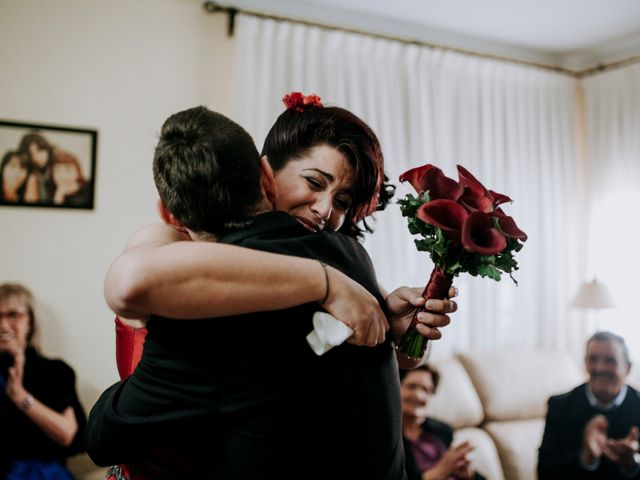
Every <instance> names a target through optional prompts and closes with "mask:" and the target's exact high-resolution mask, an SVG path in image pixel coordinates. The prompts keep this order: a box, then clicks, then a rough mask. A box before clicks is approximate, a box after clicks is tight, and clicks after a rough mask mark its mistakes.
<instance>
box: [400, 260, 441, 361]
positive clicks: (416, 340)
mask: <svg viewBox="0 0 640 480" xmlns="http://www.w3.org/2000/svg"><path fill="white" fill-rule="evenodd" d="M452 283H453V275H449V274H448V273H445V272H444V271H443V270H442V269H441V268H438V267H436V268H434V269H433V270H432V271H431V277H430V278H429V281H428V282H427V286H426V287H424V291H423V292H422V296H423V297H424V298H435V299H438V300H443V299H445V298H449V288H451V284H452ZM425 310H426V308H425V307H420V308H416V311H415V312H414V313H413V319H412V320H411V324H410V325H409V328H408V329H407V331H406V333H405V334H404V336H403V337H402V340H401V341H400V343H399V344H398V349H399V350H400V351H401V352H404V353H405V354H406V355H407V357H409V358H412V359H419V358H422V356H423V355H424V351H425V350H426V348H427V339H426V338H424V337H423V336H422V335H420V333H418V331H417V330H416V326H417V325H418V314H419V313H420V312H424V311H425Z"/></svg>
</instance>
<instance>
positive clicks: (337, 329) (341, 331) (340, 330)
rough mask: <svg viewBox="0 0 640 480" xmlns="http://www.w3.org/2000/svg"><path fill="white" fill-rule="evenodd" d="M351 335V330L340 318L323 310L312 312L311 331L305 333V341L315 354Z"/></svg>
mask: <svg viewBox="0 0 640 480" xmlns="http://www.w3.org/2000/svg"><path fill="white" fill-rule="evenodd" d="M351 335H353V330H351V329H350V328H349V327H347V326H346V325H345V324H344V323H342V322H341V321H340V320H337V319H336V318H335V317H333V316H331V315H329V314H328V313H325V312H316V313H314V314H313V331H312V332H311V333H310V334H309V335H307V342H308V343H309V345H310V346H311V349H312V350H313V351H314V352H315V353H316V355H322V354H323V353H326V352H328V351H329V350H331V349H332V348H333V347H335V346H336V345H340V344H341V343H342V342H344V341H345V340H346V339H347V338H349V337H350V336H351Z"/></svg>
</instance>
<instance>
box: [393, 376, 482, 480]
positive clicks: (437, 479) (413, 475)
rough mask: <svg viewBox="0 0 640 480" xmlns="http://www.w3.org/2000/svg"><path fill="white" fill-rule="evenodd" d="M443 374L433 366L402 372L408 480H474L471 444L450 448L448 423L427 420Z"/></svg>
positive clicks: (401, 389)
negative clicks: (430, 404)
mask: <svg viewBox="0 0 640 480" xmlns="http://www.w3.org/2000/svg"><path fill="white" fill-rule="evenodd" d="M439 380H440V374H439V373H438V372H437V371H436V370H435V369H433V368H432V367H431V366H430V365H428V364H425V365H421V366H419V367H417V368H415V369H414V370H400V395H401V398H402V436H403V440H404V450H405V463H406V469H407V478H408V480H445V479H452V478H453V479H456V478H457V479H475V480H481V479H483V478H484V477H482V476H481V475H480V474H478V473H476V472H474V471H473V469H472V468H471V462H470V460H469V458H468V454H469V452H471V451H472V450H473V447H472V446H471V445H470V444H469V442H463V443H461V444H460V445H457V446H455V447H452V446H451V442H452V440H453V431H452V430H451V427H450V426H449V425H447V424H446V423H443V422H440V421H438V420H434V419H432V418H427V405H428V404H429V400H430V399H431V397H432V396H433V394H434V393H435V392H436V388H438V381H439Z"/></svg>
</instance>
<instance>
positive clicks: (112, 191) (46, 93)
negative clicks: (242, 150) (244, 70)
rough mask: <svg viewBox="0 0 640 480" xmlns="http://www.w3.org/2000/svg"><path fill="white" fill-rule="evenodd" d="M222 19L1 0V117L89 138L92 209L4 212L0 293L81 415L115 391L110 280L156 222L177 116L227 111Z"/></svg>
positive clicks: (81, 1)
mask: <svg viewBox="0 0 640 480" xmlns="http://www.w3.org/2000/svg"><path fill="white" fill-rule="evenodd" d="M226 28H227V26H226V16H224V15H221V14H219V15H209V14H207V13H205V12H204V11H203V9H202V7H201V4H200V2H198V1H196V0H135V1H131V0H109V1H103V0H56V1H55V2H48V1H42V0H0V118H2V119H4V120H16V121H25V122H34V123H43V124H53V125H68V126H79V127H86V128H95V129H97V130H98V153H97V171H96V201H95V209H94V210H59V209H47V208H26V207H4V206H3V207H0V282H6V281H17V282H20V283H23V284H25V285H26V286H28V287H29V288H31V289H32V290H33V292H34V294H35V295H36V297H37V298H38V300H39V310H38V314H39V321H40V327H41V332H40V333H41V336H40V339H41V342H40V343H41V346H42V351H43V352H44V353H45V354H46V355H50V356H54V357H61V358H63V359H64V360H66V361H67V362H68V363H70V364H71V365H72V366H73V368H74V369H75V371H76V374H77V376H78V383H79V390H80V394H81V397H82V401H83V403H84V404H85V406H86V407H87V408H88V407H90V406H91V405H92V404H93V402H94V401H95V399H96V398H97V395H98V394H99V392H101V391H102V390H103V389H104V388H106V387H107V386H108V385H110V384H111V383H113V382H114V381H115V380H116V379H117V373H116V369H115V361H114V333H113V315H112V314H111V313H110V311H109V309H108V308H107V306H106V304H105V301H104V298H103V294H102V285H103V279H104V276H105V273H106V270H107V267H108V266H109V264H110V263H111V261H112V260H113V259H114V258H115V257H116V256H117V255H118V253H119V252H120V250H121V249H122V247H123V245H124V243H125V241H126V239H127V238H128V237H129V235H130V234H131V233H133V231H134V230H135V229H136V228H138V227H139V226H141V225H143V224H145V223H148V222H150V221H154V220H155V219H156V217H155V211H154V202H155V198H156V194H155V187H154V185H153V179H152V173H151V163H152V152H153V147H154V145H155V142H156V139H157V137H156V135H157V132H158V131H159V129H160V126H161V124H162V122H163V121H164V119H165V118H166V117H167V116H168V115H170V114H171V113H173V112H176V111H178V110H181V109H183V108H188V107H191V106H194V105H198V104H204V105H207V106H208V107H210V108H212V109H214V110H217V111H220V112H222V113H225V114H228V115H230V114H231V112H232V110H233V97H234V90H233V85H234V79H233V72H234V64H233V58H234V55H233V53H234V52H233V50H234V44H233V40H232V39H229V38H228V37H227V35H226Z"/></svg>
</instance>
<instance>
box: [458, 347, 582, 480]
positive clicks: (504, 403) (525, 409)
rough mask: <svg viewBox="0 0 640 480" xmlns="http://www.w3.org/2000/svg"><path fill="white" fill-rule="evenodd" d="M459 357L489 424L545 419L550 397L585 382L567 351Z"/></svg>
mask: <svg viewBox="0 0 640 480" xmlns="http://www.w3.org/2000/svg"><path fill="white" fill-rule="evenodd" d="M458 358H460V360H461V361H462V363H463V364H464V366H465V368H466V370H467V372H468V373H469V377H470V378H471V381H472V382H473V385H474V386H475V387H476V389H477V391H478V395H479V396H480V400H481V401H482V405H483V407H484V414H485V418H486V420H487V421H489V422H490V421H496V420H515V419H525V418H540V417H544V416H545V414H546V408H547V400H548V399H549V397H550V396H551V395H556V394H559V393H563V392H566V391H569V390H571V389H572V388H574V387H575V386H576V385H579V384H580V383H582V382H583V381H584V375H583V374H582V371H581V369H580V368H579V367H578V364H577V362H576V361H575V360H574V359H573V357H571V356H570V355H569V354H568V353H566V352H560V351H550V350H534V351H518V352H513V351H511V352H471V353H465V354H459V355H458ZM507 478H509V476H508V475H507Z"/></svg>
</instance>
